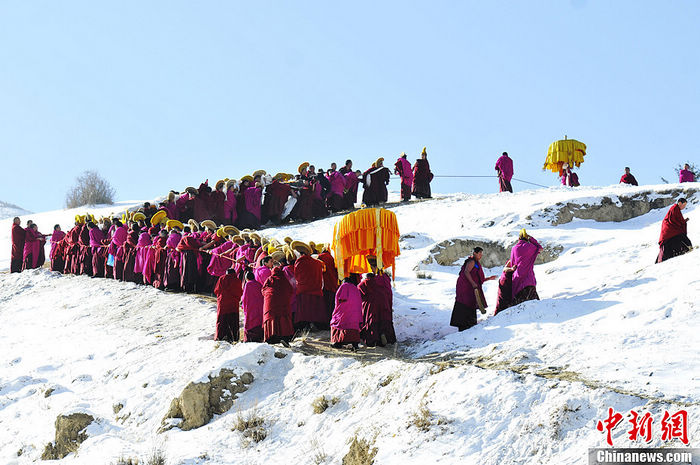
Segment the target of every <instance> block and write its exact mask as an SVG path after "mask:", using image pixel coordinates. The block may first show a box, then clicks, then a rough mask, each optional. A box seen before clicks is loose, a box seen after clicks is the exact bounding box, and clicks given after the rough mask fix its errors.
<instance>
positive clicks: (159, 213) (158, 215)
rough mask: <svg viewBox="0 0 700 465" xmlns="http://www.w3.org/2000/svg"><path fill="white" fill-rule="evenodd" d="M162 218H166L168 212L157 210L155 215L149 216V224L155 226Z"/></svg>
mask: <svg viewBox="0 0 700 465" xmlns="http://www.w3.org/2000/svg"><path fill="white" fill-rule="evenodd" d="M163 220H166V221H167V220H168V212H166V211H165V210H158V211H157V212H156V213H155V215H153V216H152V217H151V226H155V225H157V224H158V223H160V222H161V221H163Z"/></svg>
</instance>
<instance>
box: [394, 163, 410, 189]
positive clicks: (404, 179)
mask: <svg viewBox="0 0 700 465" xmlns="http://www.w3.org/2000/svg"><path fill="white" fill-rule="evenodd" d="M399 163H400V164H401V165H400V166H401V172H400V173H399V174H400V175H401V183H402V184H406V185H408V186H409V187H411V186H413V170H412V169H411V162H409V161H408V160H406V159H405V158H404V157H401V158H399V160H398V161H397V162H396V164H397V165H398V164H399Z"/></svg>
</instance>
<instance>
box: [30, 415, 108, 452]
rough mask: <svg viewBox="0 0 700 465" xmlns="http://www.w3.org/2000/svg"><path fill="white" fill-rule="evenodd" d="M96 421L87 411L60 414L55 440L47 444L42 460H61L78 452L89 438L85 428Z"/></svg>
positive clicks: (57, 420)
mask: <svg viewBox="0 0 700 465" xmlns="http://www.w3.org/2000/svg"><path fill="white" fill-rule="evenodd" d="M93 421H95V418H93V416H92V415H88V414H87V413H73V414H70V415H59V416H58V417H57V418H56V436H55V441H54V442H52V443H51V442H50V443H48V444H46V448H45V449H44V453H43V454H41V459H42V460H59V459H62V458H63V457H65V456H66V455H68V454H70V453H71V452H76V451H77V450H78V448H79V447H80V444H82V443H83V442H84V441H85V440H86V439H87V438H88V436H87V433H85V428H87V427H88V425H89V424H90V423H92V422H93Z"/></svg>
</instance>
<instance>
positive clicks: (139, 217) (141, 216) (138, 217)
mask: <svg viewBox="0 0 700 465" xmlns="http://www.w3.org/2000/svg"><path fill="white" fill-rule="evenodd" d="M145 219H146V215H144V214H143V213H141V212H136V213H134V216H132V217H131V221H141V220H145Z"/></svg>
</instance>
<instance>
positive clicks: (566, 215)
mask: <svg viewBox="0 0 700 465" xmlns="http://www.w3.org/2000/svg"><path fill="white" fill-rule="evenodd" d="M697 192H698V189H695V188H686V189H680V188H676V189H666V190H658V191H648V192H640V193H637V194H633V195H630V196H624V195H620V196H609V197H603V198H602V199H601V200H600V203H595V204H586V203H584V204H578V203H572V202H568V203H566V204H564V203H558V204H556V205H554V206H553V207H549V208H545V209H544V213H545V215H546V216H547V217H549V218H550V222H551V223H552V225H554V226H557V225H560V224H566V223H570V222H571V221H573V219H574V218H579V219H582V220H595V221H600V222H607V221H614V222H621V221H627V220H630V219H632V218H636V217H638V216H642V215H645V214H647V213H649V212H650V211H652V210H657V209H660V208H666V207H668V206H669V205H671V204H672V203H674V202H676V201H677V200H678V199H679V198H680V197H684V196H685V197H691V196H693V195H695V194H696V193H697Z"/></svg>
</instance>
